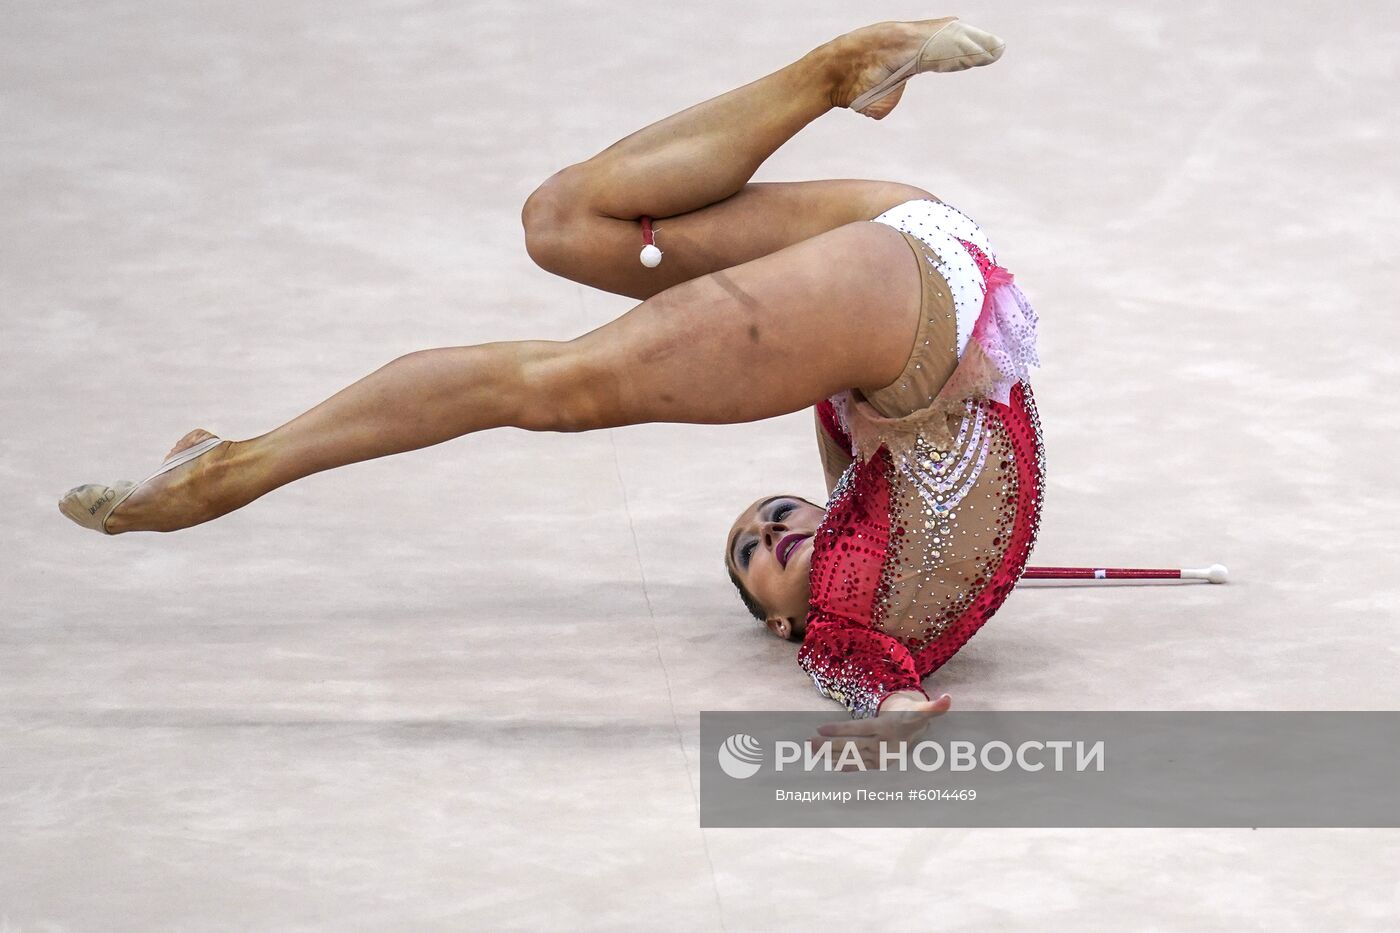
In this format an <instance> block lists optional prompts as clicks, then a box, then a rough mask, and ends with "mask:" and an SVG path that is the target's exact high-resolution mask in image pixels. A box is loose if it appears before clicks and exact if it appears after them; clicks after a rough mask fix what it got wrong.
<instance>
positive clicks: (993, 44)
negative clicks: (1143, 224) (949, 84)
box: [850, 16, 1006, 116]
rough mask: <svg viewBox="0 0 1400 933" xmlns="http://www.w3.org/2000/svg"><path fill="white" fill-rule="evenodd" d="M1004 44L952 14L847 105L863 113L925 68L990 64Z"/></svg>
mask: <svg viewBox="0 0 1400 933" xmlns="http://www.w3.org/2000/svg"><path fill="white" fill-rule="evenodd" d="M1005 48H1006V43H1005V42H1003V41H1002V40H1001V39H999V38H997V37H996V36H994V35H992V34H991V33H990V32H986V31H984V30H981V29H978V28H977V27H976V26H969V25H968V24H967V23H964V22H962V21H961V20H959V19H958V18H957V17H956V16H954V17H950V18H949V20H948V22H946V23H944V24H943V25H942V26H939V27H938V28H937V29H936V30H935V31H934V33H933V35H931V36H929V37H928V39H927V40H925V41H924V45H923V48H921V49H919V54H917V55H915V56H914V57H913V58H911V59H910V60H909V61H908V62H906V63H905V64H904V66H903V67H901V68H899V69H898V70H897V71H895V73H894V74H892V75H890V76H889V77H888V78H886V79H885V80H883V81H881V82H880V83H879V84H877V85H875V86H874V87H872V88H871V89H870V90H868V91H866V92H865V93H864V94H862V95H860V96H859V97H857V98H856V99H855V100H853V101H851V104H850V107H851V109H852V110H854V111H856V112H857V113H865V111H866V109H867V108H868V107H870V106H871V105H872V104H874V103H875V102H877V101H879V100H882V99H884V98H885V97H888V96H889V95H890V94H893V93H894V91H895V90H896V89H897V88H900V87H903V86H904V82H905V81H908V80H909V79H910V78H912V77H914V75H918V74H924V73H925V72H929V71H937V72H949V71H964V70H966V69H968V68H976V67H977V66H978V65H990V64H991V63H992V62H994V61H996V60H997V59H998V58H1001V53H1002V51H1003V50H1004V49H1005ZM871 115H872V114H866V116H871Z"/></svg>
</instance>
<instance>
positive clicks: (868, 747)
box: [807, 693, 953, 771]
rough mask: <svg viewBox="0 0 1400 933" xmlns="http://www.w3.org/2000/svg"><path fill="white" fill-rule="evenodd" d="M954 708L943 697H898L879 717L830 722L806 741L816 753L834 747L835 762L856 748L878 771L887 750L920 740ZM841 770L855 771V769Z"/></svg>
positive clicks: (910, 695)
mask: <svg viewBox="0 0 1400 933" xmlns="http://www.w3.org/2000/svg"><path fill="white" fill-rule="evenodd" d="M952 705H953V698H952V697H950V696H949V695H948V694H946V693H945V694H943V695H942V696H940V697H939V698H938V699H936V700H928V699H925V698H924V697H923V696H920V695H919V694H912V693H896V694H894V695H892V696H890V697H889V698H888V699H886V700H885V702H884V704H883V705H881V707H880V713H879V715H877V716H875V717H873V718H871V719H854V720H849V721H843V722H829V723H826V724H825V725H823V726H821V727H820V728H818V729H817V735H816V736H813V737H812V738H810V739H808V740H807V743H808V744H809V745H811V746H812V748H813V749H816V750H820V749H821V747H822V746H823V745H830V746H831V758H832V761H839V760H841V756H842V755H843V754H846V755H849V754H850V753H849V752H847V751H846V747H847V746H854V747H855V749H856V752H857V753H858V754H859V756H860V760H861V761H862V762H863V763H864V764H865V766H866V767H867V768H877V767H879V766H880V763H881V760H880V759H881V753H882V752H883V751H884V749H885V748H886V747H887V746H897V745H899V744H900V743H902V742H908V741H910V740H912V739H915V738H917V737H918V736H919V735H921V734H922V733H923V731H924V730H925V729H927V728H928V724H929V721H930V720H932V719H933V718H934V717H935V716H941V715H943V714H944V713H946V712H947V711H948V709H949V708H950V707H951V706H952ZM839 770H842V771H848V770H855V768H854V766H849V767H844V768H841V769H839Z"/></svg>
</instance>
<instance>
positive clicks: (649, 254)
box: [641, 217, 662, 269]
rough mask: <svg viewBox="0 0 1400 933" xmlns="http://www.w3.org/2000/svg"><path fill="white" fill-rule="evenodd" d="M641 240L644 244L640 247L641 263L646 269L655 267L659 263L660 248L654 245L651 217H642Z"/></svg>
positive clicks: (654, 236) (654, 237) (654, 238)
mask: <svg viewBox="0 0 1400 933" xmlns="http://www.w3.org/2000/svg"><path fill="white" fill-rule="evenodd" d="M642 242H643V243H645V244H646V245H645V246H643V247H642V257H641V258H642V265H644V266H646V267H647V268H648V269H655V268H656V267H657V266H659V265H661V256H662V253H661V250H660V249H659V248H657V245H656V235H655V234H654V233H652V232H651V218H650V217H643V218H642Z"/></svg>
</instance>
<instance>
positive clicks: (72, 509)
mask: <svg viewBox="0 0 1400 933" xmlns="http://www.w3.org/2000/svg"><path fill="white" fill-rule="evenodd" d="M223 442H224V439H223V438H222V437H208V438H205V439H204V440H202V441H200V442H199V443H198V444H192V445H191V446H189V447H186V448H185V449H184V450H182V451H180V452H179V453H177V454H175V455H174V456H173V457H171V458H169V459H168V460H166V461H165V462H164V463H162V464H161V465H160V468H159V469H158V470H156V471H155V472H154V473H152V474H151V475H150V476H148V477H146V478H145V479H144V480H142V481H141V482H139V483H133V482H131V481H130V480H121V481H120V482H117V483H116V484H114V485H112V486H102V485H98V484H93V483H89V484H88V485H86V486H75V487H73V488H72V489H70V490H68V492H67V493H66V494H64V496H63V498H62V499H60V500H58V510H59V511H60V512H62V513H63V514H64V515H66V516H68V517H69V518H71V519H72V520H73V521H75V522H77V523H78V524H79V525H82V526H83V527H84V528H91V529H92V530H93V531H100V532H102V533H103V534H104V535H109V534H112V532H110V531H108V530H107V519H108V518H109V517H110V516H111V514H112V513H113V512H115V511H116V510H117V506H119V505H121V504H122V503H123V502H125V501H126V500H127V499H128V498H130V496H131V494H132V493H134V492H135V491H136V490H138V489H140V488H141V487H142V486H144V485H146V484H147V483H149V482H150V481H151V480H153V479H155V478H156V477H157V476H160V475H161V474H163V473H169V472H170V471H171V470H173V469H175V468H176V467H178V466H183V465H184V464H186V463H189V462H190V461H191V460H197V459H199V458H200V457H202V456H204V455H205V454H207V453H208V452H209V451H211V450H213V449H214V448H215V447H218V446H219V445H220V444H222V443H223Z"/></svg>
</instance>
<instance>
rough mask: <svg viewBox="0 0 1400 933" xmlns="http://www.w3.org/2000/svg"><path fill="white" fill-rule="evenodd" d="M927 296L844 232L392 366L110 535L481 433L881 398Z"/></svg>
mask: <svg viewBox="0 0 1400 933" xmlns="http://www.w3.org/2000/svg"><path fill="white" fill-rule="evenodd" d="M853 257H858V261H853ZM921 288H922V286H921V283H920V281H919V271H918V269H917V264H916V263H915V262H914V260H913V259H912V257H911V255H910V252H909V248H908V246H907V244H906V243H905V242H904V239H903V237H901V236H900V235H899V234H898V233H897V232H895V231H894V230H893V229H891V228H889V227H885V226H883V225H880V224H865V223H856V224H850V225H847V226H844V227H842V228H840V229H837V230H834V231H830V232H828V233H825V234H821V235H819V236H817V237H814V238H812V239H809V240H806V241H803V242H802V243H799V244H796V245H794V246H792V247H789V248H788V249H785V250H782V251H780V252H778V253H776V254H774V255H772V256H767V257H764V258H761V259H758V260H755V261H753V262H750V263H746V264H744V265H742V266H739V267H736V268H734V269H729V270H725V271H722V272H719V273H715V274H712V275H707V276H703V277H702V278H699V279H696V280H694V281H692V282H687V283H684V284H682V285H679V286H677V287H675V288H673V289H670V290H669V291H667V292H665V293H663V294H661V295H658V296H656V297H654V298H652V299H649V300H648V301H646V302H643V303H642V304H641V305H639V306H637V307H636V308H634V309H633V310H632V311H630V312H628V313H627V314H625V315H623V316H622V317H621V318H619V319H618V320H616V321H613V322H612V323H611V324H608V325H605V326H604V327H600V328H598V329H597V330H595V331H593V332H591V333H589V334H585V335H584V336H582V337H580V338H578V339H576V340H573V341H569V342H567V343H558V342H551V341H521V342H512V343H495V344H483V345H481V346H475V347H449V348H444V349H439V350H425V351H421V352H418V353H411V354H409V355H407V356H404V357H400V358H399V359H397V360H394V361H393V362H392V363H390V364H388V365H387V366H385V367H383V368H382V369H380V370H378V371H377V372H375V373H372V374H370V375H369V376H366V377H365V378H364V379H361V380H360V381H359V382H356V383H355V384H353V385H351V386H349V387H348V388H346V389H344V390H342V391H341V392H339V393H337V394H336V395H334V396H332V397H331V398H329V399H327V400H326V401H324V402H322V403H321V404H320V405H317V406H316V407H315V408H313V409H311V410H310V411H308V412H306V413H305V414H303V415H300V416H298V417H297V418H295V419H294V420H292V421H290V422H288V423H287V424H285V425H283V426H282V427H280V428H277V429H276V430H274V431H271V432H269V433H267V434H264V435H262V436H260V437H256V438H253V439H251V440H248V441H242V442H237V443H234V442H229V443H226V444H224V445H223V446H221V447H218V448H216V449H215V450H214V451H212V452H211V453H209V454H206V455H205V456H204V457H201V458H200V459H198V460H195V461H192V462H191V463H190V464H187V465H185V466H183V467H180V468H178V469H176V470H173V471H171V472H170V473H168V474H165V475H163V476H161V477H160V478H158V479H157V480H155V481H153V482H152V483H150V484H148V485H146V486H143V487H141V489H139V490H138V491H137V492H136V493H135V494H133V495H132V496H131V497H130V498H129V499H127V500H126V502H124V503H123V504H122V505H121V506H120V507H119V508H118V509H117V510H116V511H115V512H114V513H113V514H112V516H111V518H110V519H109V521H108V524H107V527H108V529H109V530H110V531H112V532H114V533H120V532H123V531H137V530H151V531H170V530H174V529H176V528H184V527H188V526H189V525H195V524H199V523H201V522H205V521H209V520H210V519H213V518H217V517H218V516H220V515H223V514H225V513H227V512H230V511H233V510H234V509H236V508H240V507H242V506H243V505H246V504H248V503H249V502H252V501H253V500H254V499H257V498H258V497H259V496H262V495H264V494H266V493H267V492H270V491H271V490H273V489H276V488H277V487H279V486H282V485H284V484H286V483H289V482H292V481H293V480H296V479H299V478H301V477H304V476H308V475H310V474H312V473H316V472H319V471H321V470H328V469H332V468H334V467H338V466H343V465H346V464H350V463H356V462H358V461H361V460H368V459H371V458H374V457H383V456H387V455H389V454H395V453H401V452H403V451H408V450H415V449H417V448H420V447H426V446H428V445H430V444H437V443H441V442H442V441H445V440H448V439H449V438H453V437H459V436H461V435H463V434H470V433H473V432H475V431H482V430H487V429H489V428H496V427H503V426H514V427H519V428H525V429H527V430H534V431H584V430H591V429H595V428H604V427H614V426H617V425H623V424H640V423H646V422H652V421H672V422H691V423H732V422H740V421H754V420H758V419H762V418H770V417H774V416H776V415H780V414H784V413H787V412H792V411H797V410H799V409H802V408H805V407H807V406H809V405H811V404H813V403H814V402H816V401H817V400H819V399H821V398H823V397H825V396H827V395H830V394H831V393H833V392H837V391H839V390H841V389H844V388H849V387H851V386H871V387H878V386H883V385H886V384H887V383H889V382H890V381H892V380H893V379H894V378H895V377H896V376H898V375H899V373H900V371H901V369H902V368H903V365H904V362H905V360H906V359H907V358H908V355H909V345H910V342H911V341H912V339H913V334H914V329H915V326H916V324H917V317H918V307H919V298H920V295H921V294H922V292H921ZM201 436H203V435H202V434H200V433H198V432H196V433H193V434H191V435H189V436H187V437H186V438H185V440H184V441H182V442H181V444H180V445H177V447H184V446H188V445H189V444H193V443H195V442H197V441H198V440H199V438H200V437H201Z"/></svg>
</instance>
